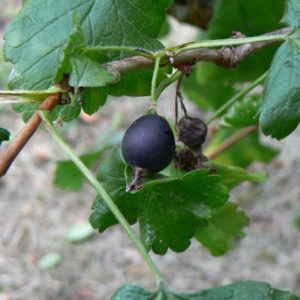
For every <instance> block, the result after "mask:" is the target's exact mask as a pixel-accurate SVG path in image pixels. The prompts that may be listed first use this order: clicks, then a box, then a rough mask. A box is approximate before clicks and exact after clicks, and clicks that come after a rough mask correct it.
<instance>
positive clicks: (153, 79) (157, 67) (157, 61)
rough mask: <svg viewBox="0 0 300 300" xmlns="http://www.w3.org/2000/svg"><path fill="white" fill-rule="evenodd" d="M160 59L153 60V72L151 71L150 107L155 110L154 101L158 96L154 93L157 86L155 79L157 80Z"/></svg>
mask: <svg viewBox="0 0 300 300" xmlns="http://www.w3.org/2000/svg"><path fill="white" fill-rule="evenodd" d="M161 58H162V57H161V56H158V57H156V59H155V65H154V71H153V76H152V82H151V107H152V108H155V105H156V101H157V98H158V96H159V95H157V93H156V86H157V78H158V73H159V68H160V61H161Z"/></svg>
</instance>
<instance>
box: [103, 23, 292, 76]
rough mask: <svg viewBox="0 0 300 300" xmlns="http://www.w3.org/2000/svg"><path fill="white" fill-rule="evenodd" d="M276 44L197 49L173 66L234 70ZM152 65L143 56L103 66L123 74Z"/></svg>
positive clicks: (287, 31) (284, 31)
mask: <svg viewBox="0 0 300 300" xmlns="http://www.w3.org/2000/svg"><path fill="white" fill-rule="evenodd" d="M291 32H292V30H291V29H290V28H288V27H287V28H282V29H279V30H276V31H272V32H269V33H267V34H265V35H266V36H271V35H274V36H276V35H285V36H286V37H287V36H288V35H289V34H290V33H291ZM221 41H222V40H219V42H220V43H221ZM238 41H239V38H236V42H238ZM282 41H283V40H282ZM278 42H280V40H271V39H270V40H268V41H263V42H252V43H247V44H243V45H240V46H237V47H226V48H222V49H208V48H197V49H193V50H189V51H186V52H183V53H180V54H178V55H176V56H174V57H173V64H174V65H176V64H189V63H190V64H195V63H197V62H199V61H210V62H213V63H215V64H217V65H220V66H222V67H225V68H234V67H236V66H237V65H238V64H239V63H240V62H241V61H242V60H244V59H245V58H246V57H247V56H249V55H250V54H252V53H253V52H255V51H257V50H259V49H261V48H264V47H267V46H270V45H273V44H275V43H278ZM168 63H169V61H168V60H167V59H162V61H161V65H166V64H168ZM153 64H154V60H151V59H148V58H146V57H143V56H134V57H129V58H125V59H122V60H116V61H113V62H108V63H106V64H105V66H106V67H107V68H108V69H109V70H111V71H112V72H119V73H123V72H128V71H133V70H137V69H141V68H146V67H151V66H153Z"/></svg>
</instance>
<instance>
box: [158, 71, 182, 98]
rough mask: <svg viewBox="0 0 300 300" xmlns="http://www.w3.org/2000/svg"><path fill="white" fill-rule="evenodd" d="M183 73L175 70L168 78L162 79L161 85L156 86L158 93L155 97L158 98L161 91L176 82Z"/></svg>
mask: <svg viewBox="0 0 300 300" xmlns="http://www.w3.org/2000/svg"><path fill="white" fill-rule="evenodd" d="M181 75H182V73H181V72H180V71H178V70H177V71H176V72H174V73H173V74H172V75H171V76H170V77H168V78H167V79H165V80H163V81H161V82H160V83H159V85H158V86H157V88H156V93H155V97H156V99H157V98H158V97H159V96H160V95H161V93H162V92H163V91H164V90H165V89H166V88H167V87H168V86H169V85H170V84H172V83H173V82H175V81H176V80H178V79H179V78H180V76H181Z"/></svg>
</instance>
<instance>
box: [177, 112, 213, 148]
mask: <svg viewBox="0 0 300 300" xmlns="http://www.w3.org/2000/svg"><path fill="white" fill-rule="evenodd" d="M206 135H207V126H206V124H205V123H204V122H203V121H202V120H201V119H199V118H192V117H188V116H185V117H183V118H181V119H180V121H179V123H178V138H179V141H181V142H183V143H184V144H185V145H186V146H188V147H189V148H190V149H192V150H194V151H197V150H199V149H201V146H202V144H203V143H204V142H205V139H206Z"/></svg>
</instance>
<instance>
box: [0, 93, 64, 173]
mask: <svg viewBox="0 0 300 300" xmlns="http://www.w3.org/2000/svg"><path fill="white" fill-rule="evenodd" d="M59 101H60V94H53V95H51V96H48V97H47V98H46V99H45V101H44V102H43V103H42V104H41V106H40V109H41V110H52V109H53V108H54V106H55V105H56V104H58V103H59ZM40 123H41V118H40V116H39V113H38V112H36V113H34V115H33V116H32V117H31V119H30V120H29V121H28V122H27V123H26V124H25V126H24V127H23V128H22V129H21V131H20V132H19V133H18V134H17V135H16V137H15V138H14V139H13V141H12V142H11V143H10V144H9V145H8V147H7V148H6V149H4V150H3V151H2V152H0V177H2V176H4V175H5V174H6V172H7V170H8V169H9V167H10V165H11V164H12V162H13V161H14V160H15V158H16V157H17V156H18V154H19V153H20V151H21V150H22V149H23V147H24V146H25V145H26V143H27V142H28V141H29V139H30V138H31V137H32V135H33V134H34V133H35V131H36V130H37V129H38V127H39V125H40Z"/></svg>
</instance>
